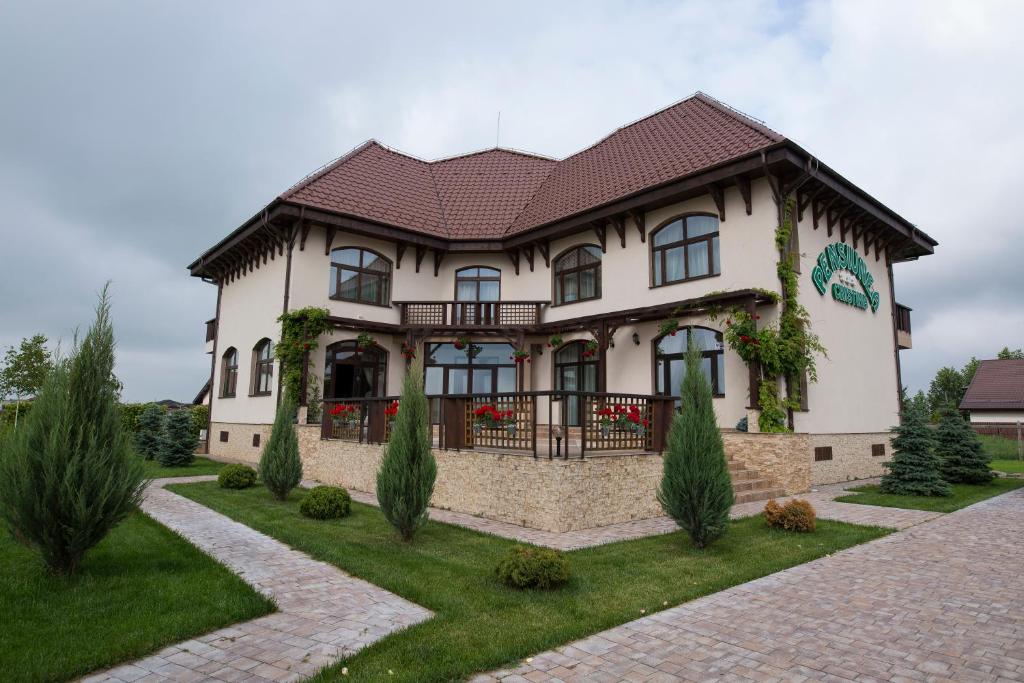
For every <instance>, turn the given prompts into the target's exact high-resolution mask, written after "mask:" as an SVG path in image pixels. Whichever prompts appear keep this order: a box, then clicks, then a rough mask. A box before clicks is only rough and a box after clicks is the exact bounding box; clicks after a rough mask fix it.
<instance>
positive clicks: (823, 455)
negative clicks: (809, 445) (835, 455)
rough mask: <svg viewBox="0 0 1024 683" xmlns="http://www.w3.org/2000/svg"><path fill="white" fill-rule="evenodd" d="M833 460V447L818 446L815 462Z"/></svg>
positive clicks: (815, 451) (815, 452)
mask: <svg viewBox="0 0 1024 683" xmlns="http://www.w3.org/2000/svg"><path fill="white" fill-rule="evenodd" d="M831 459H832V447H831V446H816V447H815V449H814V462H822V461H824V460H831Z"/></svg>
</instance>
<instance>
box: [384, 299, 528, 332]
mask: <svg viewBox="0 0 1024 683" xmlns="http://www.w3.org/2000/svg"><path fill="white" fill-rule="evenodd" d="M394 303H395V305H397V306H400V307H401V321H402V325H409V326H413V327H453V328H482V327H518V326H523V325H536V324H538V323H540V312H541V308H543V307H544V306H545V305H547V303H548V302H547V301H395V302H394Z"/></svg>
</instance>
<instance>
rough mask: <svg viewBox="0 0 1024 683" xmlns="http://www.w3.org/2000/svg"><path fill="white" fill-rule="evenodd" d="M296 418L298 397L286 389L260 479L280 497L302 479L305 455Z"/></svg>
mask: <svg viewBox="0 0 1024 683" xmlns="http://www.w3.org/2000/svg"><path fill="white" fill-rule="evenodd" d="M294 419H295V400H294V399H293V398H292V397H291V394H290V393H286V394H285V398H284V400H283V401H282V402H281V405H279V406H278V407H277V416H276V417H275V418H274V426H273V428H272V429H271V430H270V438H269V439H267V445H266V446H265V447H264V448H263V455H261V456H260V465H259V474H260V480H261V481H262V482H263V485H264V486H266V487H267V489H269V490H270V492H271V493H272V494H274V497H275V498H277V499H278V500H284V499H285V498H287V497H288V493H289V492H290V491H291V490H292V489H293V488H295V487H296V486H298V485H299V482H300V481H302V459H301V458H300V457H299V439H298V437H297V436H296V435H295V424H294Z"/></svg>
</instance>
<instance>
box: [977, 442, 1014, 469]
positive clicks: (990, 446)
mask: <svg viewBox="0 0 1024 683" xmlns="http://www.w3.org/2000/svg"><path fill="white" fill-rule="evenodd" d="M978 438H979V439H981V445H982V448H984V449H985V452H986V453H987V454H988V457H990V458H992V460H1017V441H1016V440H1015V439H1006V438H1004V437H1001V436H989V435H985V434H980V435H978ZM993 467H994V464H993ZM997 469H998V468H997ZM1018 471H1019V470H1018Z"/></svg>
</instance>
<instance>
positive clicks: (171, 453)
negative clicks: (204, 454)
mask: <svg viewBox="0 0 1024 683" xmlns="http://www.w3.org/2000/svg"><path fill="white" fill-rule="evenodd" d="M197 444H198V440H197V439H196V434H195V432H194V431H193V429H192V413H191V411H189V410H186V409H179V410H175V411H173V412H172V413H171V414H170V415H168V416H167V420H166V421H165V423H164V433H163V438H162V439H161V440H160V449H159V450H158V451H157V455H156V457H157V460H159V461H160V464H161V465H163V466H164V467H185V466H187V465H191V464H192V461H193V460H195V459H196V445H197Z"/></svg>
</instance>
